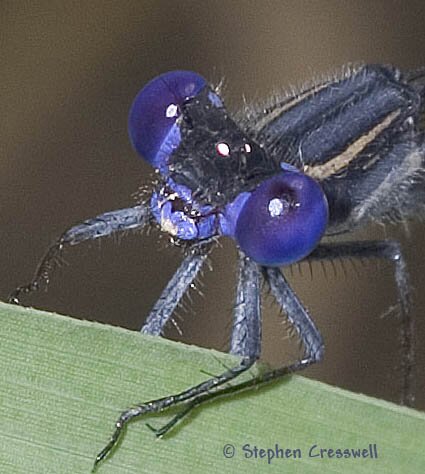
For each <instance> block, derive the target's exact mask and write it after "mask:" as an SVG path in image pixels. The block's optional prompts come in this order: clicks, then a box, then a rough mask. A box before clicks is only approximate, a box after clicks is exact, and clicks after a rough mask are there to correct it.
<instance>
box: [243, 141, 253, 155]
mask: <svg viewBox="0 0 425 474" xmlns="http://www.w3.org/2000/svg"><path fill="white" fill-rule="evenodd" d="M244 148H245V151H246V153H251V151H252V148H251V145H250V144H249V143H245V145H244Z"/></svg>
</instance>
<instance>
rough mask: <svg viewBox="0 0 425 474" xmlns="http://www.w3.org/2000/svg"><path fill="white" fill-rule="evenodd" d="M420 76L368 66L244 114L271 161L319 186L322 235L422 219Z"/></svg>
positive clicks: (424, 200) (424, 150) (424, 185)
mask: <svg viewBox="0 0 425 474" xmlns="http://www.w3.org/2000/svg"><path fill="white" fill-rule="evenodd" d="M424 85H425V81H424V74H423V71H422V73H418V74H414V73H410V75H405V76H403V75H402V74H401V73H400V71H398V70H397V69H395V68H392V67H389V66H378V65H370V66H363V67H361V68H359V69H357V70H352V71H351V72H348V73H346V74H345V75H344V76H343V77H342V78H340V79H332V80H328V81H326V82H323V83H321V84H317V85H315V86H313V87H310V88H308V89H306V90H304V91H301V92H300V93H298V94H296V95H294V96H292V97H287V98H286V99H284V100H282V101H276V103H275V104H273V105H272V106H270V107H265V108H264V109H258V110H257V111H256V112H255V111H254V112H251V113H249V114H247V117H248V119H247V120H246V121H245V123H243V125H244V126H245V128H246V129H247V130H248V131H249V133H250V134H251V136H253V137H254V138H255V140H256V141H257V142H258V143H260V144H261V145H262V146H263V147H264V148H265V149H266V150H267V153H268V155H269V156H270V158H271V159H272V160H273V161H279V160H280V161H283V162H287V163H290V164H292V165H294V166H296V167H297V168H299V169H300V170H302V171H304V172H305V173H306V174H308V175H310V176H312V177H314V178H315V179H317V180H318V181H320V183H321V185H322V187H323V189H324V192H325V193H326V195H327V198H328V202H329V207H330V226H329V233H335V232H342V231H346V230H349V229H351V228H353V227H355V226H357V225H361V224H363V223H365V222H366V221H368V220H375V221H380V222H382V221H386V220H396V221H397V220H403V219H406V218H409V217H417V216H421V217H424V216H425V178H424V167H425V158H424V156H425V146H424V138H423V133H422V132H421V129H420V119H421V116H423V113H424V108H425V107H424V103H423V99H424V95H425V94H424V91H425V87H424Z"/></svg>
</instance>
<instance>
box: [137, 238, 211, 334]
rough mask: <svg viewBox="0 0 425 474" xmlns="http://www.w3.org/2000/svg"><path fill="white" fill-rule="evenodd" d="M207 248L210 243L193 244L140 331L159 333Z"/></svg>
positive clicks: (189, 282) (194, 273)
mask: <svg viewBox="0 0 425 474" xmlns="http://www.w3.org/2000/svg"><path fill="white" fill-rule="evenodd" d="M209 250H210V245H203V246H202V247H200V248H197V247H196V246H195V247H193V248H192V249H190V253H189V255H187V256H186V257H185V259H184V260H183V262H182V263H181V265H180V267H179V268H178V269H177V271H176V272H175V273H174V275H173V277H172V278H171V280H170V281H169V282H168V283H167V286H166V287H165V288H164V291H163V292H162V294H161V296H160V297H159V299H158V301H157V302H156V303H155V305H154V307H153V309H152V311H151V312H150V314H149V316H148V318H147V320H146V323H145V324H144V325H143V327H142V329H141V330H140V331H141V332H142V333H144V334H151V335H154V336H159V335H161V333H162V330H163V328H164V326H165V324H166V323H167V321H168V320H169V318H170V317H171V315H172V313H173V311H174V309H175V308H176V306H177V305H178V304H179V302H180V300H181V298H182V297H183V295H184V294H185V293H186V291H187V290H188V288H189V286H190V285H191V284H192V282H193V280H194V279H195V278H196V275H197V274H198V273H199V271H200V270H201V268H202V265H203V264H204V262H205V260H206V259H207V257H208V254H209Z"/></svg>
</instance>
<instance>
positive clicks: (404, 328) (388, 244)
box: [308, 240, 415, 406]
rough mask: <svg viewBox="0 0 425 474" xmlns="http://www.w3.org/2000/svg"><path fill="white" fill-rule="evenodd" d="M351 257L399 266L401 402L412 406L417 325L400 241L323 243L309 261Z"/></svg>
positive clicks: (397, 279)
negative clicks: (411, 310) (383, 260)
mask: <svg viewBox="0 0 425 474" xmlns="http://www.w3.org/2000/svg"><path fill="white" fill-rule="evenodd" d="M351 257H353V258H382V259H385V260H390V261H391V262H393V263H394V265H395V281H396V285H397V291H398V302H399V305H400V316H401V350H402V360H401V366H402V367H401V368H402V375H403V380H402V396H401V404H402V405H407V406H412V405H413V402H414V367H415V345H414V331H415V324H414V320H413V317H412V314H411V312H410V305H411V296H410V288H409V278H408V273H407V270H406V262H405V260H404V258H403V255H402V252H401V248H400V244H399V242H397V241H394V240H370V241H354V242H341V243H338V242H336V243H329V244H321V245H319V246H318V247H317V248H316V249H315V250H314V251H313V252H312V253H311V254H310V255H309V256H308V260H331V259H336V258H351Z"/></svg>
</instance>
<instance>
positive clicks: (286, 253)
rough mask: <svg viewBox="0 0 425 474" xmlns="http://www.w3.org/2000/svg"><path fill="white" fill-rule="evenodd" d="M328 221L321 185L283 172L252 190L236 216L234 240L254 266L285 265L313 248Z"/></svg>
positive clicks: (305, 254)
mask: <svg viewBox="0 0 425 474" xmlns="http://www.w3.org/2000/svg"><path fill="white" fill-rule="evenodd" d="M327 222H328V203H327V200H326V196H325V195H324V193H323V191H322V188H321V187H320V185H319V184H318V183H317V182H316V181H315V180H314V179H312V178H310V177H308V176H306V175H304V174H302V173H298V172H283V173H282V174H280V175H278V176H275V177H273V178H270V179H268V180H267V181H264V182H263V183H262V184H261V185H260V186H259V187H258V188H257V189H256V190H255V191H253V193H252V194H251V196H250V197H249V198H248V200H247V201H246V203H245V205H244V206H243V208H242V210H241V212H240V214H239V217H238V220H237V222H236V230H235V237H236V240H237V242H238V244H239V246H240V248H241V249H242V250H243V252H245V254H246V255H248V256H249V257H251V258H252V259H253V260H254V261H256V262H257V263H260V264H262V265H268V266H280V265H288V264H291V263H294V262H297V261H298V260H300V259H302V258H303V257H305V256H307V255H308V254H309V253H310V252H311V251H312V250H313V249H314V248H315V247H316V245H317V244H318V242H319V240H320V238H321V237H322V236H323V234H324V232H325V229H326V225H327Z"/></svg>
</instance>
